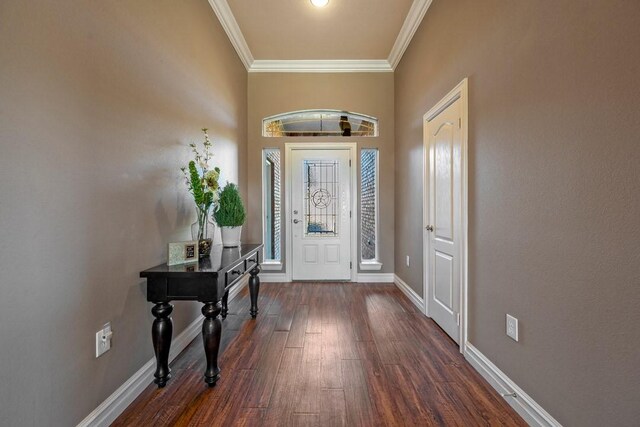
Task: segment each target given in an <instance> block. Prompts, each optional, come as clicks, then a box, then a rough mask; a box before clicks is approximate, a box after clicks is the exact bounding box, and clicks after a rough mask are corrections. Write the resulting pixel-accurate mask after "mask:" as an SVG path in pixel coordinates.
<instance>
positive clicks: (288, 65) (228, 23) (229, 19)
mask: <svg viewBox="0 0 640 427" xmlns="http://www.w3.org/2000/svg"><path fill="white" fill-rule="evenodd" d="M208 1H209V5H211V8H212V9H213V11H214V13H215V14H216V16H217V17H218V20H219V21H220V24H222V28H224V31H225V32H226V33H227V36H228V37H229V40H230V41H231V44H232V45H233V47H234V49H235V50H236V52H237V53H238V56H239V57H240V60H241V61H242V63H243V64H244V66H245V68H246V69H247V71H249V72H251V73H372V72H375V73H385V72H392V71H394V70H395V68H396V66H397V65H398V63H399V62H400V59H402V55H403V54H404V52H405V50H406V49H407V47H408V46H409V43H410V42H411V39H412V38H413V35H414V34H415V32H416V30H417V29H418V26H419V25H420V23H421V22H422V19H423V18H424V15H425V14H426V13H427V10H428V9H429V6H431V3H432V1H433V0H414V1H413V4H412V5H411V8H410V9H409V13H408V14H407V17H406V18H405V20H404V23H403V24H402V28H401V29H400V32H399V33H398V37H397V38H396V41H395V43H394V44H393V48H391V52H390V53H389V58H388V59H387V60H385V59H371V60H369V59H329V60H313V59H312V60H271V59H260V60H255V59H254V58H253V54H252V53H251V50H250V49H249V45H248V44H247V41H246V40H245V38H244V35H243V34H242V31H241V30H240V27H239V26H238V22H237V21H236V18H235V17H234V16H233V12H232V11H231V8H230V7H229V4H228V3H227V0H208Z"/></svg>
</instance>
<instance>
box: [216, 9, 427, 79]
mask: <svg viewBox="0 0 640 427" xmlns="http://www.w3.org/2000/svg"><path fill="white" fill-rule="evenodd" d="M209 3H210V4H211V7H212V8H213V10H214V11H215V13H216V15H217V16H218V19H219V20H220V22H221V23H222V26H223V27H224V29H225V31H226V32H227V35H228V36H229V38H230V40H231V42H232V44H233V45H234V47H235V49H236V51H237V52H238V54H239V55H240V58H241V59H242V61H243V62H244V64H245V66H246V67H247V69H248V70H249V71H250V72H257V71H268V72H278V71H280V72H283V71H285V72H286V71H298V72H300V71H307V72H314V71H316V72H328V71H343V72H345V71H346V72H348V71H393V69H394V68H395V66H396V65H397V63H398V62H399V60H400V57H401V56H402V54H403V53H404V50H405V49H406V47H407V45H408V44H409V42H410V41H411V37H412V36H413V34H414V32H415V30H416V29H417V27H418V25H419V24H420V22H421V21H422V18H423V17H424V14H425V13H426V11H427V9H428V7H429V5H430V4H431V0H330V1H329V4H328V5H327V6H326V7H324V8H316V7H314V6H312V5H311V3H310V1H309V0H209Z"/></svg>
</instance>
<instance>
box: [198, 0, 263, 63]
mask: <svg viewBox="0 0 640 427" xmlns="http://www.w3.org/2000/svg"><path fill="white" fill-rule="evenodd" d="M209 4H210V5H211V8H212V9H213V12H214V13H215V14H216V16H217V17H218V20H219V21H220V24H222V28H224V31H225V32H226V33H227V36H228V37H229V40H230V41H231V44H232V45H233V47H234V49H235V50H236V52H237V53H238V56H239V57H240V60H241V61H242V63H243V64H244V66H245V68H246V69H247V70H250V69H251V65H252V64H253V62H254V60H253V55H252V54H251V50H250V49H249V45H248V44H247V41H246V40H245V38H244V35H243V34H242V31H241V30H240V27H239V26H238V22H237V21H236V18H235V17H234V16H233V12H231V8H230V7H229V4H228V3H227V0H209Z"/></svg>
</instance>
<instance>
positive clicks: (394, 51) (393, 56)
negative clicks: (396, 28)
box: [388, 0, 433, 70]
mask: <svg viewBox="0 0 640 427" xmlns="http://www.w3.org/2000/svg"><path fill="white" fill-rule="evenodd" d="M432 2H433V0H414V1H413V4H412V5H411V8H410V9H409V13H408V14H407V17H406V18H405V20H404V24H402V28H401V29H400V32H399V33H398V37H397V38H396V42H395V43H394V44H393V47H392V48H391V53H389V60H388V62H389V65H390V66H391V69H392V70H395V69H396V67H397V66H398V63H400V60H401V59H402V55H404V52H405V50H407V47H408V46H409V43H411V39H412V38H413V35H414V34H415V33H416V30H417V29H418V27H419V26H420V23H421V22H422V18H424V15H425V14H426V13H427V10H428V9H429V6H431V3H432Z"/></svg>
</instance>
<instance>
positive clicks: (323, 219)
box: [289, 149, 351, 280]
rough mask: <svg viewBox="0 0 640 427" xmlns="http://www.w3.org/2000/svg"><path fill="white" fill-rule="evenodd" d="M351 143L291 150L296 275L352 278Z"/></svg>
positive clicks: (293, 244)
mask: <svg viewBox="0 0 640 427" xmlns="http://www.w3.org/2000/svg"><path fill="white" fill-rule="evenodd" d="M349 160H350V150H349V149H335V150H334V149H293V150H291V163H290V164H291V177H290V181H289V182H290V183H291V204H290V212H289V218H291V223H290V224H289V226H290V227H291V229H292V247H293V254H292V258H293V265H292V278H293V280H350V279H351V265H350V263H351V219H350V211H351V173H350V161H349Z"/></svg>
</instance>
